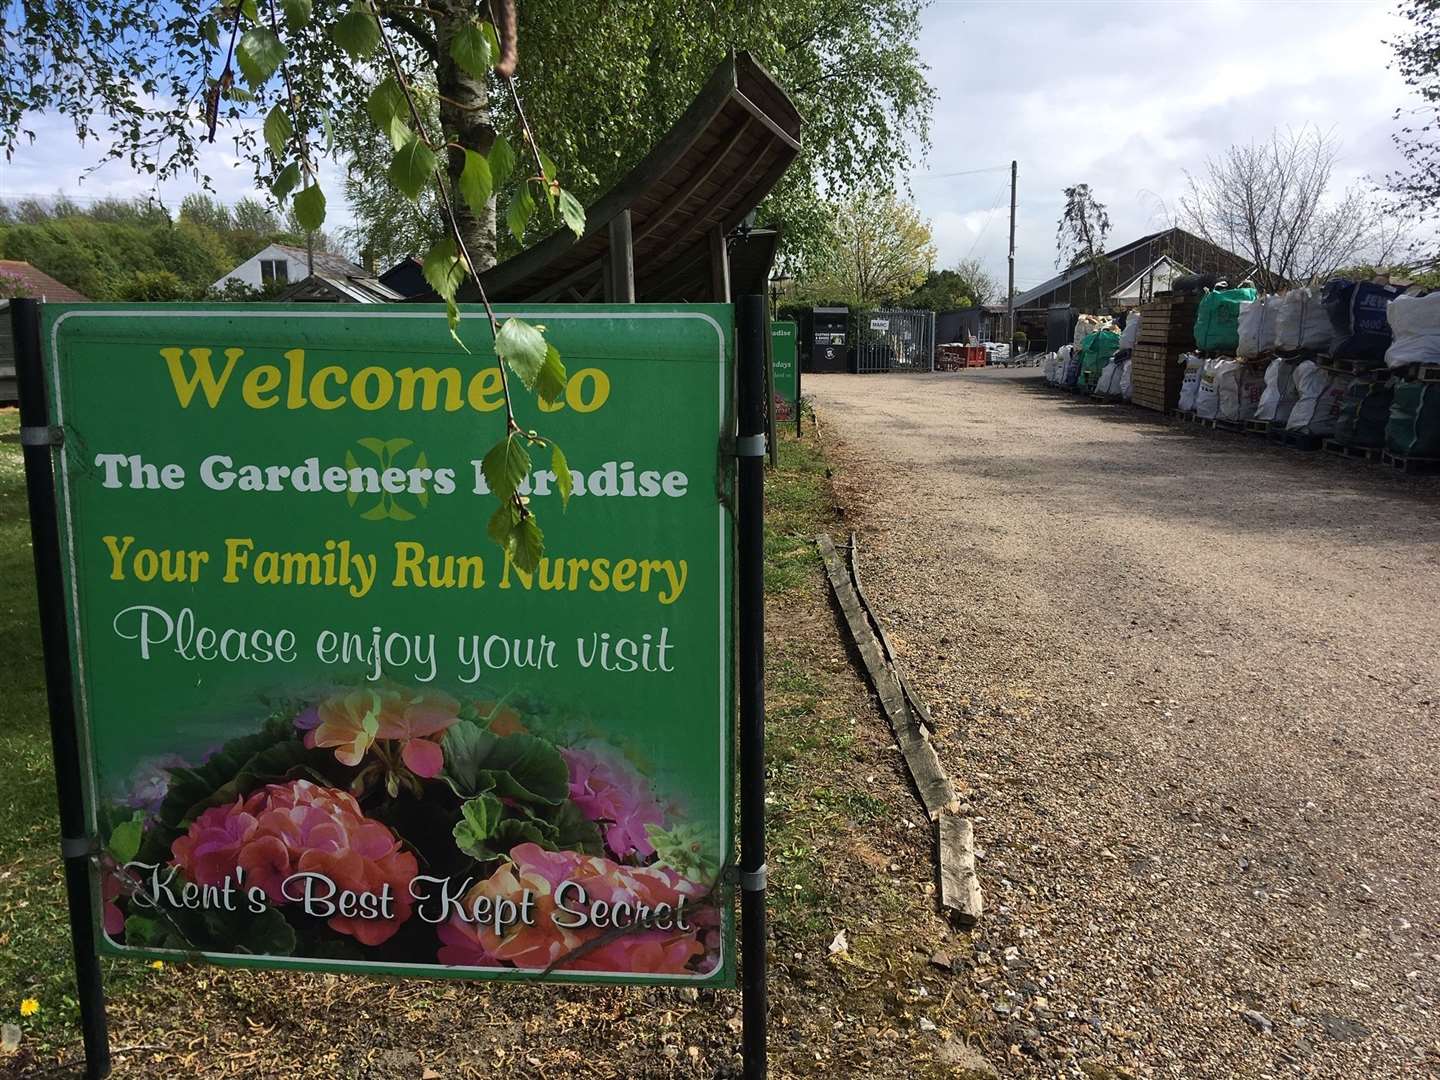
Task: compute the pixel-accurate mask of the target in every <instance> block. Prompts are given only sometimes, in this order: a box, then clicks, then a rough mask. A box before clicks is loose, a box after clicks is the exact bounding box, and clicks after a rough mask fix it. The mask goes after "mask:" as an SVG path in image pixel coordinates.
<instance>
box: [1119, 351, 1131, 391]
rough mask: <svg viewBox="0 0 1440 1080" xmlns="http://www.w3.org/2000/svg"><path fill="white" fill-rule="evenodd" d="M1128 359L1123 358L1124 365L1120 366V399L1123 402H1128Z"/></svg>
mask: <svg viewBox="0 0 1440 1080" xmlns="http://www.w3.org/2000/svg"><path fill="white" fill-rule="evenodd" d="M1130 392H1131V386H1130V357H1128V356H1127V357H1126V358H1125V363H1123V364H1121V365H1120V398H1121V400H1123V401H1129V400H1130Z"/></svg>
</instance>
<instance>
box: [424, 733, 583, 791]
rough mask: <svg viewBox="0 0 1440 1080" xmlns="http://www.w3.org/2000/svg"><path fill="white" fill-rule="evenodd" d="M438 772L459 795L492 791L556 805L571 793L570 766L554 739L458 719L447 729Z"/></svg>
mask: <svg viewBox="0 0 1440 1080" xmlns="http://www.w3.org/2000/svg"><path fill="white" fill-rule="evenodd" d="M442 746H443V748H444V751H445V769H444V772H442V773H441V775H442V777H443V778H444V779H445V782H446V783H448V784H449V785H450V788H451V790H452V791H454V792H455V794H456V795H459V796H460V797H461V798H462V799H473V798H476V797H478V796H480V795H485V794H494V795H496V796H498V797H499V798H501V799H509V800H512V801H513V802H515V803H517V804H520V805H537V806H539V807H544V806H557V805H559V804H560V803H561V802H563V801H564V800H565V799H566V797H567V796H568V794H569V791H570V770H569V767H568V766H566V764H565V759H564V758H563V757H562V756H561V755H560V751H559V750H557V749H556V748H555V746H554V745H553V744H552V743H549V742H547V741H546V740H544V739H541V738H539V737H537V736H535V735H523V734H515V735H503V736H501V735H494V734H491V733H490V732H489V731H486V730H485V729H484V728H482V727H481V726H480V725H479V724H476V723H474V722H472V721H469V720H460V721H458V722H457V723H455V724H452V725H451V726H450V727H449V728H447V729H446V731H445V737H444V742H443V743H442Z"/></svg>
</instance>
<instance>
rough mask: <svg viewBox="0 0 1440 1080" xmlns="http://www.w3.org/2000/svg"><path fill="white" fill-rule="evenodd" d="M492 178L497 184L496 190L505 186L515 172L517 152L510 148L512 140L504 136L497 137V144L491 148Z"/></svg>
mask: <svg viewBox="0 0 1440 1080" xmlns="http://www.w3.org/2000/svg"><path fill="white" fill-rule="evenodd" d="M489 157H490V178H491V180H492V181H493V182H494V184H495V190H497V191H498V190H500V189H501V188H503V187H504V186H505V183H506V181H508V180H509V179H510V175H511V174H512V173H513V172H514V171H515V151H514V150H512V149H511V148H510V140H509V139H507V138H505V136H504V135H496V136H495V144H494V145H493V146H491V147H490V155H489Z"/></svg>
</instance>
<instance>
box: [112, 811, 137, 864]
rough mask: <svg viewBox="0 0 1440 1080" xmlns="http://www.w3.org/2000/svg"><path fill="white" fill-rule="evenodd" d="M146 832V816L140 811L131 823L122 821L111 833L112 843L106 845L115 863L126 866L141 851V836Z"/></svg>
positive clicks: (132, 818)
mask: <svg viewBox="0 0 1440 1080" xmlns="http://www.w3.org/2000/svg"><path fill="white" fill-rule="evenodd" d="M144 831H145V815H144V814H142V813H141V812H140V811H138V810H137V811H135V814H134V815H133V816H132V817H131V818H130V820H129V821H122V822H121V823H120V824H119V825H116V826H115V828H114V829H112V830H111V831H110V842H109V843H107V844H106V845H105V847H106V850H108V851H109V852H110V854H111V855H113V856H114V857H115V861H116V862H117V863H119V864H120V865H121V866H124V865H125V864H126V863H128V862H129V861H130V860H131V859H133V858H135V856H136V855H137V854H138V853H139V851H140V836H141V834H142V833H143V832H144Z"/></svg>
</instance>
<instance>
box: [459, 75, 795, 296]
mask: <svg viewBox="0 0 1440 1080" xmlns="http://www.w3.org/2000/svg"><path fill="white" fill-rule="evenodd" d="M801 124H802V122H801V119H800V113H799V112H798V111H797V110H796V108H795V106H794V104H793V103H792V102H791V101H790V98H789V97H788V96H787V95H786V93H785V91H784V90H782V89H781V88H780V86H779V84H778V83H776V82H775V80H774V79H773V78H772V77H771V76H770V73H769V72H767V71H766V70H765V69H764V68H763V67H761V65H760V64H759V63H758V62H757V61H756V60H755V59H754V58H753V57H752V56H750V54H749V53H744V52H742V53H738V54H736V55H734V56H732V57H731V58H729V59H727V60H726V61H725V62H724V63H722V64H721V65H720V66H719V67H718V68H716V70H715V72H714V74H712V75H711V76H710V78H709V79H708V80H706V83H705V85H704V87H703V88H701V90H700V93H699V94H698V95H697V96H696V98H695V101H694V102H693V103H692V104H691V105H690V107H689V108H688V109H686V110H685V112H684V114H683V115H682V116H681V117H680V119H679V120H677V121H676V122H675V124H674V126H673V127H672V128H671V129H670V131H669V132H668V133H667V134H666V135H665V137H664V138H663V139H661V140H660V142H659V143H657V144H656V145H655V148H654V149H653V150H651V151H650V153H649V154H647V155H646V156H645V157H644V158H643V159H642V160H641V161H640V163H639V164H637V165H636V166H635V167H634V168H633V169H631V170H630V172H629V174H628V175H626V176H625V178H624V179H623V180H621V181H620V182H619V183H618V184H616V185H615V187H613V188H612V189H611V190H610V191H608V192H607V193H606V194H605V195H603V196H601V197H600V198H599V199H598V200H597V201H596V202H595V203H594V205H592V206H590V207H588V208H587V209H586V217H585V234H584V235H583V236H582V237H580V238H579V239H578V240H577V239H576V238H575V236H574V234H573V233H571V232H569V231H568V230H561V231H560V232H557V233H555V234H554V235H552V236H550V237H549V238H548V239H546V240H542V241H541V242H540V243H538V244H536V245H535V246H534V247H531V248H527V249H526V250H525V251H522V252H521V253H520V254H518V255H516V256H515V257H514V258H511V259H507V260H506V261H505V262H503V263H500V264H499V265H497V266H495V267H492V268H491V269H490V270H488V271H486V272H485V273H484V274H482V275H481V277H480V281H481V284H483V285H484V287H485V292H486V294H487V295H488V296H489V297H490V299H491V300H495V301H507V302H512V303H514V302H531V303H536V302H547V301H549V302H556V303H564V302H567V301H575V302H582V301H598V300H606V299H610V300H630V299H633V300H637V301H650V302H662V301H664V302H677V301H679V302H685V301H690V302H700V301H716V300H721V301H723V300H728V299H729V296H728V285H727V284H726V282H727V280H728V270H727V269H726V248H725V243H724V238H725V237H726V236H727V235H728V234H729V233H730V232H731V230H733V229H734V228H735V227H736V226H737V225H739V224H740V223H741V222H742V221H743V220H744V218H745V217H746V215H748V214H749V213H750V212H751V211H752V210H754V209H755V207H756V206H757V205H759V203H760V200H761V199H763V198H764V197H765V195H766V194H767V193H768V192H769V191H770V189H771V188H772V187H774V186H775V182H776V181H777V180H779V179H780V176H781V174H782V173H784V171H785V169H786V168H787V167H788V166H789V164H790V162H791V161H793V160H794V159H795V155H796V154H797V153H799V150H800V129H801ZM627 241H628V244H629V245H630V247H631V250H632V251H633V263H632V261H631V260H630V259H628V258H626V257H625V253H624V252H623V251H621V250H619V249H621V248H623V247H624V246H625V245H626V244H627ZM612 246H613V247H614V248H615V249H616V255H617V257H618V258H617V259H612ZM612 262H615V263H617V264H618V263H623V264H624V265H625V266H626V267H627V272H628V267H629V266H630V265H633V274H634V278H633V280H634V288H633V292H632V291H631V290H630V289H629V288H628V281H624V282H620V283H617V281H616V275H615V274H613V273H612V271H611V266H612ZM478 298H479V294H478V292H477V291H476V289H475V286H474V284H473V282H472V283H467V287H466V288H463V289H462V290H461V299H465V300H475V299H478Z"/></svg>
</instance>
